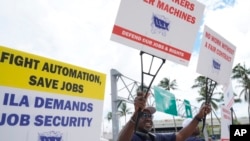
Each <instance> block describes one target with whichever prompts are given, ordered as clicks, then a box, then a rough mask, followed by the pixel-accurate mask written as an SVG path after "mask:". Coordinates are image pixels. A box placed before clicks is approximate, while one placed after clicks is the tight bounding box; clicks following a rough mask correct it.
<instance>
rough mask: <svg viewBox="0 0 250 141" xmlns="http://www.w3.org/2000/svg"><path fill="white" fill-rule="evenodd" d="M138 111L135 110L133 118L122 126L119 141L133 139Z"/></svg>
mask: <svg viewBox="0 0 250 141" xmlns="http://www.w3.org/2000/svg"><path fill="white" fill-rule="evenodd" d="M137 113H138V112H135V113H134V114H133V116H132V117H131V119H130V120H129V121H128V122H127V123H126V125H125V126H124V127H123V128H122V130H121V131H120V133H119V135H118V139H117V141H131V139H132V136H133V134H134V129H135V121H136V118H135V117H136V115H137Z"/></svg>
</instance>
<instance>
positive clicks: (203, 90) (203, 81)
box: [191, 76, 223, 135]
mask: <svg viewBox="0 0 250 141" xmlns="http://www.w3.org/2000/svg"><path fill="white" fill-rule="evenodd" d="M207 79H208V78H206V77H205V76H198V77H197V78H196V79H195V81H194V82H195V84H194V85H193V86H192V87H191V88H199V90H198V92H199V94H200V97H198V98H197V102H202V103H205V102H206V100H207V94H208V93H207V89H210V88H208V86H211V87H214V90H215V89H216V87H217V86H218V85H217V83H216V82H215V83H212V82H209V83H210V84H208V81H207ZM216 94H219V95H223V93H221V92H214V91H212V95H211V99H210V103H211V106H212V108H213V109H215V110H217V109H218V105H217V103H218V102H220V101H222V99H220V98H214V95H216ZM211 126H212V135H214V131H213V115H212V113H211Z"/></svg>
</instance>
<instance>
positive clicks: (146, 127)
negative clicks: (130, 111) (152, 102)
mask: <svg viewBox="0 0 250 141" xmlns="http://www.w3.org/2000/svg"><path fill="white" fill-rule="evenodd" d="M152 120H153V115H152V114H151V113H150V112H149V111H147V110H144V111H143V112H142V115H141V118H140V120H139V124H138V130H139V131H141V132H149V131H151V129H152V127H153V121H152Z"/></svg>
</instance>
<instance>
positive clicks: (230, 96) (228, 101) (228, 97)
mask: <svg viewBox="0 0 250 141" xmlns="http://www.w3.org/2000/svg"><path fill="white" fill-rule="evenodd" d="M224 87H225V89H224V105H225V106H226V107H227V108H229V109H230V108H231V107H232V106H233V104H234V91H233V87H232V82H231V81H230V83H229V84H228V85H227V86H224Z"/></svg>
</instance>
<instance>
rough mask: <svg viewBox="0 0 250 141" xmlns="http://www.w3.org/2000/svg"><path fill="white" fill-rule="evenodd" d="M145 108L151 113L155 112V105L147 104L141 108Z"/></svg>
mask: <svg viewBox="0 0 250 141" xmlns="http://www.w3.org/2000/svg"><path fill="white" fill-rule="evenodd" d="M145 110H147V111H149V112H150V113H151V114H154V113H155V112H156V109H155V107H152V106H148V107H146V108H145V109H143V111H145Z"/></svg>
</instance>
